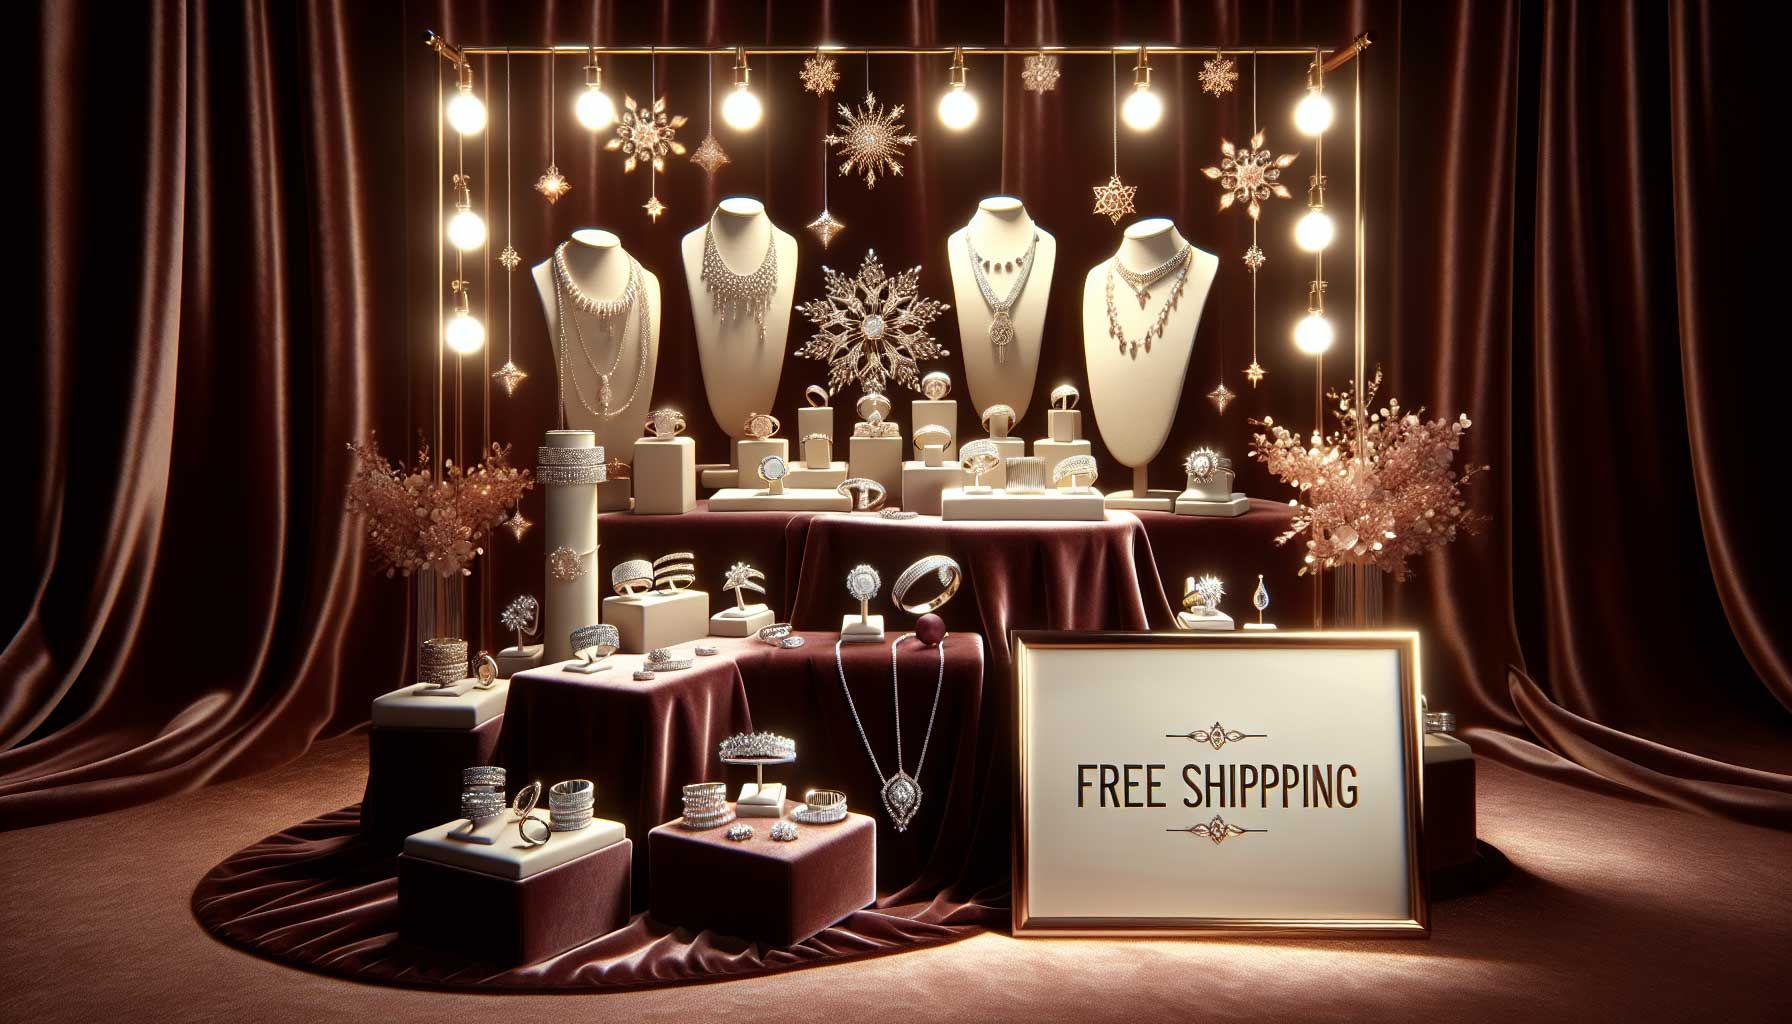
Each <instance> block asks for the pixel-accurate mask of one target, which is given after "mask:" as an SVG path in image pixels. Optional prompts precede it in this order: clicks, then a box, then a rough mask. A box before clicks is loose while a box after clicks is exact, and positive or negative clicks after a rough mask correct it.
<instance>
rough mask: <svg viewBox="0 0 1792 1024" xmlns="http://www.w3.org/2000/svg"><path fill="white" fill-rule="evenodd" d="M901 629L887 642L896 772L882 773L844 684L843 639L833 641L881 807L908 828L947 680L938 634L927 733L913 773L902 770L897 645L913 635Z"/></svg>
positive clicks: (918, 799) (899, 825)
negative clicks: (880, 794) (936, 669)
mask: <svg viewBox="0 0 1792 1024" xmlns="http://www.w3.org/2000/svg"><path fill="white" fill-rule="evenodd" d="M914 635H915V634H913V633H904V634H902V635H901V636H899V637H897V638H896V642H895V643H893V644H891V645H890V693H891V695H892V696H891V699H892V700H893V701H894V702H895V706H896V719H895V725H896V774H894V775H885V774H884V770H883V766H882V765H879V764H878V763H877V754H876V753H874V752H873V751H872V749H871V739H870V737H868V736H866V735H865V723H864V722H862V721H860V720H859V708H858V705H856V704H854V703H853V701H852V687H850V686H848V685H846V663H845V662H843V661H841V660H840V645H841V644H843V643H845V642H846V641H845V640H844V639H841V640H836V641H834V667H835V668H836V669H838V670H839V671H840V689H841V690H842V691H843V692H844V693H845V694H846V709H847V710H848V711H850V712H852V724H853V725H856V726H858V727H859V739H860V740H862V741H863V742H864V744H865V753H866V755H867V756H869V757H870V758H871V770H872V771H874V772H876V773H877V777H878V779H879V780H881V781H882V782H883V784H884V785H883V799H884V811H885V812H886V813H888V814H889V816H890V824H891V825H894V826H895V827H896V831H898V832H907V831H908V823H909V822H910V821H912V820H913V819H914V817H915V812H916V811H917V810H919V809H920V807H921V784H920V783H919V782H917V781H916V779H918V778H919V777H920V775H921V766H922V765H924V764H926V763H927V744H928V742H929V741H931V740H932V739H933V720H934V718H935V716H937V715H938V714H939V711H940V691H941V690H943V689H944V688H945V684H946V640H945V638H944V637H941V638H940V643H939V648H940V669H939V679H938V680H937V681H935V683H934V684H933V710H932V711H929V712H928V713H927V733H926V734H925V735H924V736H922V737H921V756H920V758H919V759H917V760H916V761H915V774H914V775H910V774H908V773H907V772H905V771H903V770H902V686H901V680H900V679H899V678H898V676H897V674H896V649H897V648H899V647H901V646H902V641H904V640H907V639H908V638H909V637H911V636H914Z"/></svg>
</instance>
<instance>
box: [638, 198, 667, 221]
mask: <svg viewBox="0 0 1792 1024" xmlns="http://www.w3.org/2000/svg"><path fill="white" fill-rule="evenodd" d="M641 209H643V210H646V211H647V219H648V220H651V221H653V222H654V223H655V224H658V223H659V222H660V214H662V213H665V212H666V204H665V203H662V202H660V197H659V196H657V195H655V196H648V197H647V201H646V202H645V203H642V204H641Z"/></svg>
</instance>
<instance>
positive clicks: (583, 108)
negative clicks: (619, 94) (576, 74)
mask: <svg viewBox="0 0 1792 1024" xmlns="http://www.w3.org/2000/svg"><path fill="white" fill-rule="evenodd" d="M572 112H573V116H575V117H577V118H578V119H579V123H580V124H582V125H584V126H585V127H586V128H589V129H590V130H592V131H594V132H601V131H603V130H604V129H605V128H608V127H610V126H611V125H612V124H615V123H616V101H615V100H612V99H611V98H610V97H609V95H608V94H606V93H605V92H604V69H603V68H602V67H599V66H598V63H597V53H596V51H592V53H591V63H589V64H587V65H585V91H584V92H582V93H580V94H579V101H578V102H577V103H575V104H573V108H572Z"/></svg>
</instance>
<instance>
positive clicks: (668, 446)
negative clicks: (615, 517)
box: [599, 437, 697, 516]
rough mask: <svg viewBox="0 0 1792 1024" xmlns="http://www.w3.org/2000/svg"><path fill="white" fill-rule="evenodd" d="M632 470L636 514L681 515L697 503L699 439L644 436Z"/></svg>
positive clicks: (636, 446)
mask: <svg viewBox="0 0 1792 1024" xmlns="http://www.w3.org/2000/svg"><path fill="white" fill-rule="evenodd" d="M631 473H632V474H633V481H632V482H633V484H634V489H635V509H634V510H635V514H636V515H638V516H677V515H683V514H684V513H686V512H689V511H691V510H692V509H694V508H696V507H697V442H695V441H693V440H691V439H690V438H688V437H667V438H658V437H644V438H641V439H640V440H639V441H636V442H635V461H634V465H633V466H632V467H631ZM599 506H600V507H601V506H602V498H601V496H600V498H599Z"/></svg>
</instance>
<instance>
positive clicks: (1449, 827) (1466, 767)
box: [1424, 733, 1475, 872]
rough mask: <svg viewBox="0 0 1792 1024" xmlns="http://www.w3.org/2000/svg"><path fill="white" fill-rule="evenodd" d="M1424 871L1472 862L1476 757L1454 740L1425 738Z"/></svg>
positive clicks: (1436, 735) (1439, 736)
mask: <svg viewBox="0 0 1792 1024" xmlns="http://www.w3.org/2000/svg"><path fill="white" fill-rule="evenodd" d="M1424 750H1425V783H1424V796H1425V842H1424V851H1425V869H1426V870H1427V871H1432V872H1438V871H1447V870H1449V869H1451V868H1455V867H1460V866H1462V865H1465V864H1468V863H1470V862H1472V861H1473V860H1474V859H1475V754H1474V751H1472V750H1470V749H1469V745H1468V744H1466V743H1464V742H1462V741H1461V740H1459V739H1457V738H1456V737H1454V736H1448V735H1444V734H1441V733H1429V734H1427V735H1426V736H1425V748H1424Z"/></svg>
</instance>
